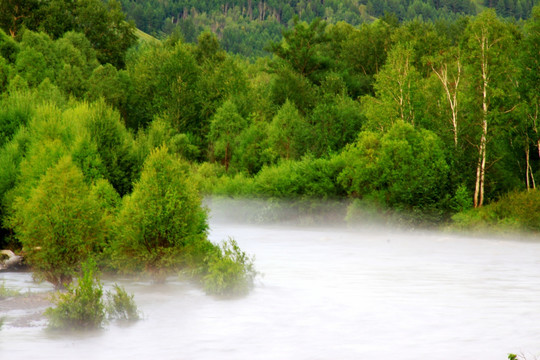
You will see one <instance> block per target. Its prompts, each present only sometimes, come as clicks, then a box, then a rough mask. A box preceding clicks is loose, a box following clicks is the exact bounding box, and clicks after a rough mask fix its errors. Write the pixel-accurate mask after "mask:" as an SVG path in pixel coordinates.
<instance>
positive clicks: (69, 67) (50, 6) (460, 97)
mask: <svg viewBox="0 0 540 360" xmlns="http://www.w3.org/2000/svg"><path fill="white" fill-rule="evenodd" d="M130 3H131V2H123V3H122V4H123V6H124V9H126V11H127V12H128V13H130V14H131V15H130V16H133V17H135V15H133V14H135V12H136V11H137V12H140V10H136V9H137V8H138V7H139V8H140V6H141V4H139V3H137V2H132V4H131V5H132V7H130ZM285 3H287V4H285ZM341 3H342V2H339V3H338V2H329V3H328V4H327V6H324V9H320V7H323V5H322V3H319V2H317V4H315V3H314V2H310V1H308V2H306V4H307V5H310V9H311V10H310V11H311V13H310V14H312V15H307V14H308V13H309V11H308V6H307V5H306V8H305V9H304V8H302V7H298V6H297V7H296V8H294V7H292V5H291V4H290V2H286V1H283V2H277V3H276V4H270V3H268V4H267V3H266V2H253V3H252V2H249V4H250V6H248V7H247V8H245V9H246V10H245V11H247V12H244V10H242V9H244V7H242V6H243V2H238V4H236V3H235V4H234V5H231V6H230V7H228V5H225V9H223V8H220V9H221V10H219V9H217V8H215V4H213V3H211V2H210V3H208V4H206V5H204V6H207V7H208V8H205V9H199V8H197V6H199V7H200V6H203V4H202V3H201V2H197V5H191V7H189V8H188V6H190V5H185V8H188V10H187V12H186V11H184V10H183V11H182V13H181V16H180V15H179V17H177V18H176V20H175V21H176V23H175V24H176V25H178V26H179V27H182V26H185V27H186V28H185V29H184V28H183V29H182V34H180V33H178V32H172V31H171V33H172V35H171V36H170V37H167V38H164V39H163V40H162V41H159V40H156V39H153V38H151V37H148V36H146V37H145V38H144V39H140V40H137V38H136V36H135V31H134V29H135V27H134V25H133V23H129V22H126V17H125V15H124V13H123V12H122V11H121V7H120V5H119V3H117V2H115V1H109V2H106V3H103V2H101V1H99V0H84V1H83V0H80V1H75V2H63V1H49V2H32V1H31V2H21V3H20V6H18V7H15V8H10V9H8V10H9V11H3V12H2V16H1V17H0V28H1V29H2V30H0V93H1V96H0V135H1V136H0V168H1V169H2V171H1V172H0V202H1V207H0V218H1V226H2V229H1V230H0V247H1V248H7V247H10V248H14V249H22V251H23V252H24V254H25V257H26V259H27V260H28V262H29V263H30V264H31V265H32V266H33V268H34V270H35V274H36V276H37V277H38V278H41V279H45V280H48V281H50V282H51V283H53V284H54V285H55V286H56V287H58V288H61V287H64V286H66V285H67V284H69V283H70V281H71V279H72V278H73V277H75V276H77V275H78V274H80V270H81V268H80V267H81V264H82V263H83V262H85V261H87V260H88V259H90V258H93V259H95V260H96V261H97V262H98V264H99V265H100V267H101V268H102V269H106V270H107V271H113V272H123V273H134V272H140V271H145V272H147V273H149V274H151V275H152V276H153V277H154V278H155V279H156V280H158V281H160V280H163V279H165V277H166V276H167V275H168V274H171V273H176V272H178V271H184V270H188V271H192V272H194V273H196V272H198V273H199V274H201V276H199V278H201V279H206V281H207V284H206V285H205V287H206V289H207V290H208V291H210V292H216V293H221V292H223V282H225V281H228V280H227V279H230V281H231V284H233V285H231V287H232V288H233V289H238V288H243V287H242V286H240V287H238V286H237V285H236V282H237V281H239V279H241V280H242V281H248V282H249V281H252V280H253V279H252V278H253V276H252V274H253V271H252V268H251V266H252V263H251V261H248V258H247V257H244V255H242V254H243V253H242V252H241V251H240V250H239V249H237V248H236V245H234V246H232V247H227V246H222V247H220V246H218V245H216V244H213V243H211V242H209V241H208V238H207V231H208V220H207V217H208V215H207V212H206V210H205V209H204V208H203V206H202V200H201V199H202V198H203V196H205V195H220V196H233V197H256V198H262V199H278V198H279V199H282V198H287V199H293V200H294V201H306V200H310V199H343V198H346V199H348V200H349V201H350V202H351V203H353V204H354V205H352V206H355V207H359V206H361V205H362V204H367V205H369V207H368V208H369V209H372V210H373V211H376V212H380V213H382V214H385V213H403V214H407V215H408V216H409V218H410V219H411V222H426V221H428V222H431V223H447V222H451V221H452V217H453V219H455V220H454V221H456V222H457V223H458V224H459V226H460V227H467V226H477V225H476V224H477V223H479V222H482V223H488V224H491V222H492V221H495V222H497V223H505V222H507V223H511V224H512V226H515V227H524V228H527V229H530V230H538V223H537V221H538V219H536V218H535V217H534V216H533V215H530V213H531V212H533V211H535V210H534V209H536V208H537V204H538V196H537V191H538V190H536V183H537V180H538V178H539V175H540V152H539V146H540V135H539V134H540V132H539V123H538V109H539V97H538V94H540V88H539V86H540V81H539V78H538V74H540V71H539V64H538V51H539V34H540V7H539V6H536V7H534V8H533V3H534V2H531V1H521V0H519V1H510V2H504V4H503V2H490V3H489V4H491V5H492V6H493V4H496V6H494V7H495V8H496V10H497V11H498V12H499V14H497V13H496V11H495V10H493V9H485V11H482V12H479V11H478V10H484V7H485V6H486V5H488V4H483V3H481V2H475V6H474V7H471V6H470V4H471V3H470V2H469V3H467V2H458V3H460V4H462V5H463V6H462V7H460V6H461V5H460V6H457V5H456V6H457V7H456V8H452V9H450V8H449V7H446V8H445V7H444V6H437V5H434V7H433V8H434V9H437V11H439V12H440V13H441V14H443V13H444V14H446V15H444V14H443V15H440V16H439V15H436V16H435V15H434V16H424V15H423V16H420V15H422V14H423V13H422V11H420V10H419V9H420V7H421V6H420V5H418V4H417V3H418V2H414V3H413V4H409V2H403V4H402V7H403V11H401V10H400V11H397V10H395V11H394V10H393V7H392V6H393V5H392V4H391V3H390V2H382V3H383V4H384V6H383V9H378V8H377V9H375V8H376V6H375V4H374V3H371V2H367V3H366V4H364V2H354V1H352V2H350V3H351V4H352V5H354V6H352V5H351V6H352V7H351V8H350V9H349V8H348V7H347V8H346V7H345V5H340V4H341ZM2 4H4V5H5V3H2ZM254 4H259V5H257V6H259V11H258V12H257V11H255V7H254V6H255V5H254ZM260 4H262V5H260ZM343 4H344V3H343ZM347 4H348V3H347ZM415 4H416V5H415ZM501 4H503V5H501ZM510 4H512V6H514V8H513V10H512V9H511V7H512V6H510ZM244 5H245V4H244ZM364 5H365V7H362V6H364ZM499 5H500V6H499ZM507 5H508V6H507ZM287 6H288V7H287ZM385 6H386V7H388V8H384V7H385ZM419 6H420V7H419ZM503 7H504V11H503ZM210 8H212V10H209V9H210ZM289 8H290V9H291V10H290V11H289ZM473 8H474V10H473ZM518 8H521V10H519V11H518V10H517V9H518ZM159 9H160V8H159V7H157V8H156V11H158V12H159ZM250 9H251V10H250ZM265 9H266V10H265ZM270 9H271V10H270ZM362 9H364V10H365V11H363V10H362ZM411 9H412V10H411ZM460 9H461V10H460ZM132 10H133V13H132V12H131V11H132ZM323 10H324V11H323ZM384 10H388V11H394V13H395V15H391V14H389V13H387V14H386V15H383V14H384ZM145 11H146V10H145ZM170 11H172V10H170ZM175 11H176V10H175ZM219 11H224V13H225V14H226V16H228V15H227V14H229V12H233V13H237V12H240V13H241V14H242V15H241V17H244V18H248V19H250V20H249V21H250V24H252V25H253V24H255V25H253V26H262V27H264V26H266V25H265V24H266V22H268V21H274V20H271V19H270V15H268V14H270V13H273V14H280V15H279V17H280V19H278V21H277V23H278V25H279V26H278V27H277V29H278V33H281V30H282V29H283V28H282V26H287V27H286V29H285V30H283V32H282V33H281V35H280V36H278V37H269V38H268V40H271V41H266V40H264V41H265V48H266V49H267V52H268V54H270V55H269V56H259V55H260V54H257V53H254V54H249V55H248V54H244V55H245V56H242V55H238V54H242V51H236V52H237V54H236V55H233V54H231V53H228V52H227V51H225V50H224V48H225V49H228V50H230V49H231V48H230V47H229V45H227V44H231V42H232V43H234V40H233V38H234V36H233V37H227V36H228V35H227V36H225V32H226V31H225V30H226V29H227V27H226V26H225V27H222V26H218V27H217V28H215V29H214V28H211V29H210V30H213V31H214V32H211V31H203V32H200V34H199V33H198V31H195V32H194V33H193V34H194V35H193V36H194V37H193V36H192V37H189V36H188V33H187V30H186V29H188V27H189V26H191V25H186V24H187V23H188V20H187V19H192V20H193V21H198V20H197V19H199V18H200V17H202V16H203V15H201V14H204V13H205V12H206V13H207V14H208V13H212V14H214V15H212V16H211V17H209V19H214V18H216V19H217V17H218V16H217V12H219ZM265 11H269V12H268V13H265ZM291 11H292V13H291V14H289V12H291ZM321 11H323V12H324V16H323V17H324V19H321V18H318V17H316V15H321V14H322V13H321ZM332 12H333V14H334V16H330V15H332ZM409 12H410V14H409ZM143 13H144V11H143ZM166 13H167V14H169V10H167V12H166ZM195 13H197V14H199V15H200V16H199V15H195ZM349 13H351V14H353V15H354V16H352V17H350V16H348V15H347V14H349ZM164 14H165V13H163V16H162V17H161V20H163V19H166V18H167V17H168V16H169V15H164ZM265 14H266V15H265ZM434 14H435V13H434ZM289 15H290V16H289ZM294 15H297V16H294ZM447 15H448V16H447ZM273 16H274V15H273ZM509 16H514V18H510V17H509ZM274 17H275V16H274ZM180 18H181V20H179V19H180ZM233 19H240V17H236V18H234V17H233ZM257 19H258V20H257ZM349 19H353V20H351V21H349V23H347V22H344V21H339V20H349ZM517 19H519V20H517ZM60 20H62V21H60ZM167 21H168V20H167ZM201 21H202V20H201ZM205 21H207V20H205ZM227 21H229V20H227ZM251 21H253V23H252V22H251ZM238 24H241V22H240V21H239V22H238ZM252 25H249V26H252ZM156 26H157V27H155V28H153V29H158V28H159V26H161V25H156ZM203 28H204V26H203ZM144 30H147V31H149V32H151V33H154V35H160V34H161V33H159V32H160V31H162V30H155V31H153V30H152V31H150V30H149V29H146V28H145V29H144ZM243 31H244V30H242V34H243ZM166 32H167V33H168V31H166ZM158 33H159V34H158ZM197 34H198V35H197ZM161 35H162V34H161ZM187 40H189V41H187ZM261 41H262V40H261ZM235 44H240V43H238V42H237V43H235ZM231 46H232V45H231ZM242 46H244V45H242ZM250 46H251V45H250ZM261 54H262V53H261ZM497 201H499V202H497ZM487 204H489V205H488V206H485V207H484V205H487ZM523 209H528V210H527V211H525V210H523ZM349 214H351V216H352V215H354V214H361V212H358V211H355V210H354V209H353V208H352V209H351V211H349ZM455 214H458V215H455ZM493 219H495V220H493ZM230 245H231V244H230ZM216 254H217V255H216ZM201 267H203V269H202V270H201ZM204 267H206V268H204ZM221 271H223V272H221ZM233 271H235V272H237V273H236V274H235V275H231V272H233ZM227 274H229V275H227ZM212 289H215V291H214V290H212ZM235 291H236V290H235Z"/></svg>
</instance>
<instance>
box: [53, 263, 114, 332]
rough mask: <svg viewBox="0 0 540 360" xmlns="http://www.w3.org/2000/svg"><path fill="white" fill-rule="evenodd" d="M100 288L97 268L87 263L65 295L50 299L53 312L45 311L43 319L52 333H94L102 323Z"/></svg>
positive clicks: (61, 294) (101, 287)
mask: <svg viewBox="0 0 540 360" xmlns="http://www.w3.org/2000/svg"><path fill="white" fill-rule="evenodd" d="M102 297H103V286H102V284H101V282H100V281H99V279H98V278H97V276H96V265H95V262H93V261H88V262H86V263H85V264H84V266H83V274H82V276H81V277H79V278H78V281H77V285H76V286H75V285H74V284H71V285H69V286H68V288H67V291H66V292H64V293H57V294H56V295H55V296H54V297H53V302H54V303H55V304H56V307H55V308H48V309H47V310H46V311H45V315H46V316H47V317H48V318H49V320H50V323H49V326H50V328H52V329H75V328H77V329H96V328H100V327H101V326H102V324H103V321H104V320H105V304H104V303H103V300H102Z"/></svg>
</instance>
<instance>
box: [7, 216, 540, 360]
mask: <svg viewBox="0 0 540 360" xmlns="http://www.w3.org/2000/svg"><path fill="white" fill-rule="evenodd" d="M228 236H232V237H234V238H235V239H236V240H237V242H238V244H239V245H240V247H241V248H242V249H243V250H245V251H246V252H248V253H250V254H253V255H255V264H256V267H257V270H258V271H259V272H261V273H262V275H260V276H259V277H258V278H257V281H256V286H255V288H254V289H253V291H252V292H251V293H250V294H249V295H248V296H246V297H243V298H239V299H230V300H223V299H217V298H214V297H210V296H207V295H205V294H204V293H203V292H202V291H201V290H200V289H199V288H197V287H196V286H194V285H192V284H190V283H186V282H183V281H181V280H179V279H176V278H170V279H169V281H168V282H167V283H166V284H161V285H157V284H152V283H150V282H145V281H128V280H119V282H120V283H121V284H122V285H123V286H125V288H126V290H127V291H128V292H132V293H134V294H135V301H136V302H137V304H138V306H139V308H140V310H141V311H142V312H143V314H144V319H143V320H141V321H138V322H136V323H134V324H132V325H122V324H118V323H110V324H108V325H107V326H106V327H105V328H104V329H103V330H99V331H94V332H90V333H71V334H54V333H50V332H48V331H45V322H44V321H36V322H31V321H30V322H28V323H27V324H26V325H23V326H21V325H20V324H19V325H16V324H15V322H14V321H13V319H14V318H16V317H17V316H21V313H20V312H17V311H14V312H7V313H6V314H1V313H0V317H2V316H5V317H7V318H6V321H5V323H4V326H3V327H2V329H1V330H0V359H9V360H16V359H21V360H22V359H24V360H27V359H40V360H41V359H55V360H58V359H100V360H102V359H130V358H131V359H135V358H136V359H159V360H165V359H167V360H168V359H171V360H172V359H212V360H214V359H231V360H232V359H272V360H274V359H275V360H285V359H295V360H301V359H306V360H307V359H309V360H312V359H341V360H343V359H383V360H386V359H388V360H396V359H411V360H412V359H415V360H417V359H430V360H437V359H440V360H450V359H463V358H467V359H475V360H481V359H486V360H487V359H489V360H493V359H506V358H507V355H508V353H510V352H513V353H523V354H525V355H526V356H527V359H534V358H535V356H540V241H539V242H535V241H525V240H514V239H508V238H507V239H490V238H481V237H464V236H457V235H451V234H447V233H438V232H428V231H418V230H416V231H414V230H398V229H392V228H389V227H386V228H385V227H380V228H377V227H374V226H366V227H362V226H360V227H355V228H348V227H346V226H343V225H340V226H332V225H322V224H318V225H312V226H305V225H303V226H296V225H293V224H291V222H289V223H287V224H286V225H285V224H266V225H265V224H254V223H247V222H238V221H232V220H231V219H228V220H227V219H223V218H222V217H216V218H213V220H212V221H211V231H210V238H211V240H213V241H215V242H218V241H221V240H224V239H226V238H227V237H228ZM2 283H4V285H5V286H6V287H7V288H16V289H19V290H23V291H31V292H40V291H41V292H43V291H49V290H50V287H49V286H48V285H47V284H34V283H33V282H32V281H31V276H30V274H27V273H3V274H0V284H2ZM105 284H106V286H107V287H108V286H110V285H111V281H109V280H106V281H105Z"/></svg>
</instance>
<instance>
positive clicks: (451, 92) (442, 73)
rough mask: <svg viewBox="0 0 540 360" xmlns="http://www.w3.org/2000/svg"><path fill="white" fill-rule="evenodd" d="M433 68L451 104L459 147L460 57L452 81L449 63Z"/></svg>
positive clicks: (453, 127) (456, 145)
mask: <svg viewBox="0 0 540 360" xmlns="http://www.w3.org/2000/svg"><path fill="white" fill-rule="evenodd" d="M431 69H433V72H434V73H435V75H437V77H438V78H439V80H440V82H441V85H442V86H443V88H444V92H445V93H446V99H447V100H448V104H449V105H450V110H451V112H452V119H451V122H452V132H453V134H454V147H455V148H457V147H458V91H459V80H460V78H461V63H460V61H459V58H458V59H457V74H456V75H455V76H454V77H453V79H452V80H453V81H452V82H450V81H449V79H448V64H444V65H443V66H441V68H440V70H439V71H437V70H435V67H434V66H433V65H432V66H431Z"/></svg>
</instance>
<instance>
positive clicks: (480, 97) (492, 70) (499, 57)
mask: <svg viewBox="0 0 540 360" xmlns="http://www.w3.org/2000/svg"><path fill="white" fill-rule="evenodd" d="M465 37H466V44H465V47H466V49H467V52H468V65H469V71H470V72H471V77H472V85H473V91H474V94H473V96H474V104H473V109H474V110H473V111H474V114H472V116H473V117H474V119H476V120H477V124H478V126H479V128H480V131H479V136H478V137H479V139H477V143H476V144H475V147H476V148H477V149H478V158H477V162H476V180H475V189H474V201H473V202H474V207H480V206H482V205H483V203H484V189H485V182H486V170H487V168H488V143H489V140H490V138H489V136H490V123H491V122H492V120H493V117H494V116H495V112H494V111H493V110H494V109H493V108H492V106H491V105H492V102H493V100H494V98H495V97H497V96H501V95H502V93H503V88H504V85H505V84H504V82H505V81H507V80H508V76H509V71H512V67H511V66H509V62H510V56H511V53H510V51H509V50H510V49H511V44H512V33H511V31H510V28H509V26H508V25H507V24H505V23H503V22H502V21H501V20H499V19H498V18H497V16H496V14H495V12H494V11H492V10H488V11H485V12H483V13H481V14H480V15H478V16H477V17H476V18H475V19H474V20H473V21H472V22H471V23H470V24H469V26H468V27H467V29H466V32H465Z"/></svg>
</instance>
